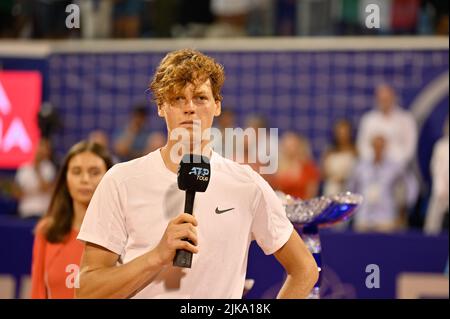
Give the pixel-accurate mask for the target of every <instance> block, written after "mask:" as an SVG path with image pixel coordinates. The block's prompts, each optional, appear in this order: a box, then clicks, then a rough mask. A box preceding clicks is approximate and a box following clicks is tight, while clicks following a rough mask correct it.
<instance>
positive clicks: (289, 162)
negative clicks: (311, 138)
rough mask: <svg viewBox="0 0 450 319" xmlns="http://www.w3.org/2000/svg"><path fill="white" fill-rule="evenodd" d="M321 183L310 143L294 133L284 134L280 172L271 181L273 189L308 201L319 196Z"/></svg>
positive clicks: (281, 142) (281, 144)
mask: <svg viewBox="0 0 450 319" xmlns="http://www.w3.org/2000/svg"><path fill="white" fill-rule="evenodd" d="M319 182H320V173H319V169H318V167H317V166H316V164H315V163H314V161H313V160H312V158H311V152H310V147H309V143H308V141H307V140H306V139H305V138H304V137H301V136H299V135H298V134H296V133H294V132H286V133H284V134H283V136H282V138H281V141H280V157H279V163H278V170H277V173H276V174H275V175H274V176H273V178H272V179H271V180H270V183H271V185H272V187H273V188H274V189H276V190H280V191H282V192H283V193H285V194H289V195H291V196H294V197H297V198H300V199H304V200H306V199H310V198H313V197H315V196H317V194H318V190H319Z"/></svg>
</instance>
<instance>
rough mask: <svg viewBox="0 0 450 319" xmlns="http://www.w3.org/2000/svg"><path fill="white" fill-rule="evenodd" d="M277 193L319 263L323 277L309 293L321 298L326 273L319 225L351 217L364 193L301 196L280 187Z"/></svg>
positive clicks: (335, 222) (313, 297)
mask: <svg viewBox="0 0 450 319" xmlns="http://www.w3.org/2000/svg"><path fill="white" fill-rule="evenodd" d="M277 194H278V196H279V197H280V199H281V201H282V203H283V205H284V207H285V209H286V215H287V217H288V218H289V220H290V221H291V222H292V223H293V224H294V226H295V227H296V228H297V229H298V230H299V233H300V236H301V237H302V238H303V241H304V242H305V244H306V246H307V247H308V249H309V251H310V252H311V253H312V255H313V256H314V259H315V260H316V263H317V265H318V267H319V280H318V281H317V283H316V284H315V286H314V288H313V290H312V291H311V293H310V295H309V297H308V298H309V299H319V298H320V279H321V276H322V274H321V267H322V260H321V252H322V247H321V244H320V238H319V228H323V227H329V226H332V225H335V224H338V223H340V222H343V221H345V220H348V219H349V218H351V216H352V215H353V214H354V212H355V208H356V207H358V206H359V205H360V204H361V203H362V200H363V197H362V196H361V195H359V194H354V193H350V192H346V193H340V194H336V195H327V196H321V197H316V198H313V199H309V200H301V199H298V198H295V197H292V196H290V195H286V194H284V193H282V192H279V191H278V192H277Z"/></svg>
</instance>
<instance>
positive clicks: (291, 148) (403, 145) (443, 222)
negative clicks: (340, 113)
mask: <svg viewBox="0 0 450 319" xmlns="http://www.w3.org/2000/svg"><path fill="white" fill-rule="evenodd" d="M374 92H375V93H374V101H373V105H374V107H373V109H372V110H370V111H369V112H368V113H366V114H364V115H363V117H362V118H361V120H360V121H359V123H358V125H357V127H356V125H354V123H352V122H351V121H350V120H348V119H339V120H337V121H336V123H335V125H334V127H333V128H332V136H331V137H330V141H329V145H328V147H327V148H326V149H324V150H323V154H322V156H321V158H318V159H315V158H314V157H313V155H312V152H311V147H310V143H309V141H308V140H307V139H306V138H305V137H304V136H302V135H301V134H299V133H298V132H294V131H284V132H283V133H282V134H281V135H280V136H279V137H278V139H277V137H274V136H273V135H270V134H269V132H270V131H269V130H265V131H264V130H260V132H263V133H264V132H266V134H265V135H261V134H262V133H260V134H256V135H255V136H254V137H248V138H247V139H246V140H245V145H244V152H245V154H244V156H243V157H241V159H240V162H241V163H243V164H248V165H250V166H251V167H252V168H253V169H255V170H257V171H258V172H261V171H260V168H261V166H262V165H263V164H264V163H261V162H258V160H257V161H256V162H255V161H253V160H251V159H250V158H249V156H248V154H250V153H251V152H256V153H258V152H267V150H268V149H267V148H266V147H265V146H267V145H275V144H277V145H278V153H277V154H275V155H278V169H277V170H276V172H275V173H274V174H262V175H263V177H264V178H265V179H266V180H267V182H268V183H269V184H270V185H271V186H272V187H273V188H274V189H275V190H279V191H282V192H283V193H285V194H289V195H291V196H294V197H297V198H300V199H303V200H308V199H311V198H313V197H317V196H320V195H333V194H338V193H342V192H345V191H352V192H356V193H359V194H362V195H363V197H364V202H363V204H362V205H361V206H360V207H359V209H358V211H357V213H356V214H355V216H354V218H353V219H352V220H351V221H350V222H348V223H344V224H342V225H340V226H339V227H338V228H337V230H342V229H346V228H352V229H353V230H355V231H359V232H398V231H403V230H407V229H409V228H411V227H412V226H414V227H417V225H411V216H412V215H413V214H415V213H417V212H416V210H417V209H418V206H419V205H418V201H419V199H420V198H421V196H422V195H423V194H422V193H423V192H424V188H423V187H422V186H423V185H421V184H423V183H422V181H421V176H420V173H419V171H418V169H417V161H416V156H417V142H418V128H417V123H416V121H415V119H414V117H413V116H412V114H411V113H410V112H409V111H407V110H406V109H404V108H403V107H401V106H400V105H398V103H397V96H396V92H395V90H394V89H393V88H392V87H391V86H389V85H387V84H382V85H380V86H378V87H377V88H376V89H375V90H374ZM148 111H149V110H148V106H146V105H135V106H134V108H133V110H132V112H131V113H130V117H129V120H128V122H127V123H126V125H125V126H124V127H123V128H122V129H120V130H118V131H117V132H116V133H115V134H114V135H113V136H108V134H107V133H106V132H103V131H101V130H93V131H92V132H91V133H90V134H89V136H86V140H88V141H90V142H95V143H97V144H100V145H102V146H103V147H104V148H105V149H108V150H110V151H111V153H112V154H113V159H112V160H113V162H114V163H118V162H122V161H128V160H131V159H134V158H137V157H140V156H143V155H145V154H147V153H149V152H151V151H154V150H157V149H158V148H160V147H162V146H163V145H164V144H165V142H166V134H165V133H164V132H159V131H155V130H151V128H149V127H148V125H147V124H148V116H149V114H148ZM238 126H239V125H238V124H237V122H236V116H235V113H234V111H233V108H231V107H228V108H224V110H223V112H222V114H221V116H220V117H218V118H217V119H216V122H215V127H216V128H217V129H218V130H220V131H221V132H223V133H225V129H226V128H236V127H238ZM244 126H245V128H253V129H255V131H256V132H258V129H259V128H269V127H270V119H265V118H263V117H261V116H258V115H250V116H249V117H248V118H247V120H246V122H245V125H244ZM225 135H226V134H223V135H222V136H223V137H224V136H225ZM274 138H275V139H277V140H275V141H273V139H274ZM219 145H224V144H223V143H222V144H219ZM262 146H264V147H262ZM214 149H215V151H216V152H218V153H221V154H223V155H224V156H225V155H226V154H225V152H224V149H223V148H219V147H214ZM266 154H267V153H266ZM264 155H265V154H264ZM272 155H273V154H272ZM233 156H235V155H233ZM261 158H264V157H263V156H257V157H256V159H261ZM232 159H234V160H236V158H232ZM272 159H273V158H272ZM448 163H449V124H448V118H447V121H446V124H445V125H444V128H443V132H442V137H441V138H440V139H439V140H438V141H437V142H436V144H435V145H434V150H433V154H432V158H431V163H430V172H431V176H432V185H431V192H430V195H429V196H428V195H427V196H428V197H429V200H428V202H427V205H426V207H427V211H426V215H425V218H424V220H422V223H421V224H420V227H423V229H424V231H425V232H426V233H428V234H437V233H440V232H441V231H443V230H447V231H448V209H449V174H448ZM57 170H58V161H55V160H54V158H53V157H52V149H51V136H49V137H48V138H42V139H41V141H40V144H39V146H38V150H37V152H36V156H35V160H34V162H33V163H31V164H28V165H25V166H22V167H20V168H19V169H18V170H17V172H16V176H15V179H14V186H13V191H12V194H14V197H15V198H16V200H18V208H17V210H18V214H19V215H20V216H21V217H23V218H27V217H32V218H33V217H39V216H42V214H43V213H44V212H45V211H46V209H47V207H48V203H49V200H50V194H51V191H52V187H53V183H54V181H55V179H56V172H57ZM425 191H426V190H425ZM422 197H423V196H422Z"/></svg>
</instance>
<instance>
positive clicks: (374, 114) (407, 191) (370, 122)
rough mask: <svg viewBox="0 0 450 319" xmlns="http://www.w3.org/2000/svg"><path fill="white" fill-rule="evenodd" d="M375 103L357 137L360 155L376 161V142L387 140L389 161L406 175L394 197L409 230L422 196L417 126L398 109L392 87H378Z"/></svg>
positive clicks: (362, 158)
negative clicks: (410, 218)
mask: <svg viewBox="0 0 450 319" xmlns="http://www.w3.org/2000/svg"><path fill="white" fill-rule="evenodd" d="M375 102H376V108H375V109H374V110H372V111H369V112H368V113H367V114H365V115H364V116H363V117H362V119H361V122H360V126H359V130H358V136H357V149H358V153H359V156H360V159H361V160H363V161H372V160H373V158H374V152H373V148H372V146H371V144H372V140H373V138H374V137H376V136H382V137H383V138H384V140H385V142H386V146H385V151H384V154H385V158H386V160H388V161H391V162H392V163H394V164H397V165H399V166H400V168H402V169H403V171H404V179H403V182H402V183H398V184H397V186H396V187H395V189H394V196H395V202H396V209H397V210H398V211H399V216H400V223H402V224H403V227H407V214H408V211H409V210H410V209H411V208H412V207H413V206H414V204H415V203H416V201H417V197H418V195H419V183H418V180H417V176H416V175H415V172H414V170H413V166H412V164H413V161H414V159H415V156H416V147H417V135H418V133H417V124H416V121H415V119H414V117H413V115H412V114H411V113H410V112H409V111H407V110H404V109H402V108H401V107H400V106H398V104H397V96H396V93H395V91H394V88H392V87H391V86H389V85H387V84H381V85H379V86H378V87H376V89H375ZM380 200H381V201H382V200H383V199H380Z"/></svg>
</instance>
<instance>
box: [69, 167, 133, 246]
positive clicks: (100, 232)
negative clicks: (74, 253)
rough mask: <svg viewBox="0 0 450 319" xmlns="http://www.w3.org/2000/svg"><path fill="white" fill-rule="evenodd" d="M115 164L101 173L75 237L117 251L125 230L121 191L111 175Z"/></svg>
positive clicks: (123, 241)
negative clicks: (103, 173)
mask: <svg viewBox="0 0 450 319" xmlns="http://www.w3.org/2000/svg"><path fill="white" fill-rule="evenodd" d="M113 172H114V167H113V168H111V169H110V170H109V171H108V172H107V173H106V174H105V176H103V178H102V180H101V181H100V183H99V185H98V186H97V189H96V190H95V192H94V195H93V196H92V199H91V202H90V203H89V206H88V209H87V211H86V215H85V217H84V219H83V223H82V225H81V229H80V232H79V234H78V237H77V239H79V240H82V241H85V242H89V243H93V244H96V245H99V246H102V247H104V248H106V249H108V250H110V251H112V252H114V253H116V254H117V255H121V254H122V253H123V251H124V248H125V245H126V241H127V231H126V224H125V217H124V207H125V205H124V204H125V203H124V196H125V194H124V192H121V191H120V189H119V185H118V184H117V181H116V180H115V179H114V176H113V174H112V173H113Z"/></svg>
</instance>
